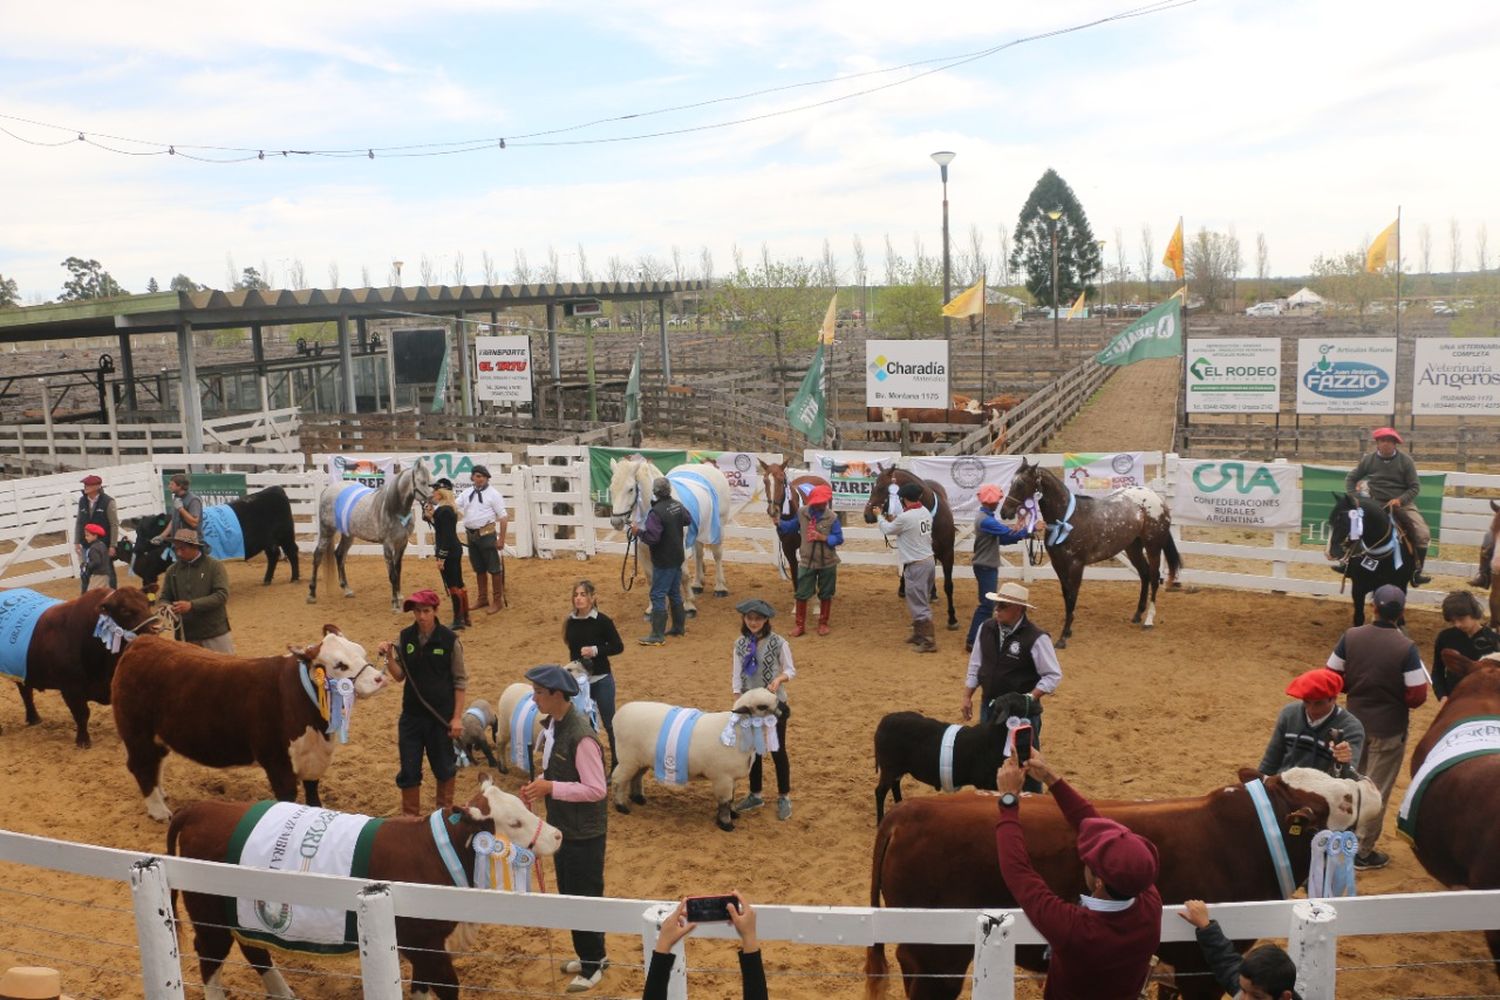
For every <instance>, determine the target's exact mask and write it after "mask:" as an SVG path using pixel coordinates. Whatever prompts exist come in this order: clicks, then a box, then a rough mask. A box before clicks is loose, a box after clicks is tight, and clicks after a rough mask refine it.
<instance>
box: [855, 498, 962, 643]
mask: <svg viewBox="0 0 1500 1000" xmlns="http://www.w3.org/2000/svg"><path fill="white" fill-rule="evenodd" d="M907 483H916V484H917V485H918V486H920V487H922V506H923V507H926V508H927V509H928V510H930V511H932V554H933V555H934V556H935V557H936V558H937V561H938V562H940V563H942V564H943V593H944V594H945V595H947V597H948V631H949V632H952V631H953V630H954V629H956V628H958V615H957V614H956V613H955V612H954V610H953V540H954V539H955V538H956V537H957V534H958V533H957V531H956V529H955V528H954V526H953V506H952V504H950V503H948V491H947V490H945V489H943V485H942V484H941V483H935V482H933V481H932V480H931V479H921V478H919V477H918V476H917V475H916V474H915V473H912V472H907V471H906V470H905V469H896V468H890V469H885V470H883V471H882V472H881V473H880V476H879V477H878V478H877V479H876V480H875V485H874V486H873V487H871V489H870V500H869V502H868V503H866V504H865V523H866V524H874V523H875V522H876V521H878V520H880V510H881V508H882V507H884V506H885V505H886V504H887V503H890V504H895V505H896V506H895V507H894V510H895V511H899V510H900V509H901V508H900V504H899V501H897V500H896V499H895V497H896V491H898V490H899V489H901V487H903V486H905V485H906V484H907ZM896 593H898V594H900V595H901V596H902V597H905V596H906V579H905V578H904V577H903V578H902V580H901V586H900V587H898V588H896ZM936 593H937V591H936V585H934V590H933V594H934V596H936Z"/></svg>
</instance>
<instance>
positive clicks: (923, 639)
mask: <svg viewBox="0 0 1500 1000" xmlns="http://www.w3.org/2000/svg"><path fill="white" fill-rule="evenodd" d="M917 634H918V638H917V652H919V653H936V652H937V641H936V638H935V636H936V630H935V629H934V627H933V622H932V619H931V618H929V619H927V620H926V621H925V622H918V623H917Z"/></svg>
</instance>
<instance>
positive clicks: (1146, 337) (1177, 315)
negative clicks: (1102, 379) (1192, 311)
mask: <svg viewBox="0 0 1500 1000" xmlns="http://www.w3.org/2000/svg"><path fill="white" fill-rule="evenodd" d="M1181 353H1182V300H1181V299H1178V298H1177V297H1176V296H1173V297H1172V298H1170V299H1168V300H1167V301H1165V302H1163V303H1162V304H1161V305H1159V306H1157V307H1156V308H1155V309H1153V310H1151V311H1150V312H1148V313H1147V314H1146V315H1144V316H1142V317H1141V318H1140V319H1138V320H1136V321H1135V322H1134V323H1132V324H1130V325H1129V326H1127V327H1126V328H1125V329H1123V330H1121V331H1120V332H1119V333H1117V334H1115V337H1114V339H1113V340H1111V341H1110V342H1109V343H1108V344H1105V345H1104V350H1102V351H1100V352H1099V353H1098V354H1096V355H1094V360H1095V361H1097V362H1099V363H1100V364H1101V365H1133V364H1135V363H1136V362H1137V361H1145V360H1146V359H1147V358H1173V357H1176V356H1177V355H1179V354H1181Z"/></svg>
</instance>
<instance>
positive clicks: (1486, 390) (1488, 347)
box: [1411, 337, 1500, 416]
mask: <svg viewBox="0 0 1500 1000" xmlns="http://www.w3.org/2000/svg"><path fill="white" fill-rule="evenodd" d="M1416 346H1417V352H1416V364H1415V366H1414V367H1413V369H1412V384H1411V412H1412V413H1413V415H1418V416H1420V415H1423V414H1434V413H1448V414H1455V413H1456V414H1460V415H1463V414H1472V415H1477V416H1490V415H1493V414H1496V413H1500V344H1497V343H1495V342H1494V341H1493V340H1437V339H1433V338H1426V337H1424V338H1422V339H1421V340H1418V341H1417V345H1416Z"/></svg>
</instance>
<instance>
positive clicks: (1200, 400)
mask: <svg viewBox="0 0 1500 1000" xmlns="http://www.w3.org/2000/svg"><path fill="white" fill-rule="evenodd" d="M1280 409H1281V340H1280V339H1279V338H1276V337H1252V338H1249V339H1245V340H1220V339H1218V338H1216V337H1215V338H1208V337H1189V338H1188V369H1187V411H1188V412H1189V413H1276V412H1278V411H1279V410H1280Z"/></svg>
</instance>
